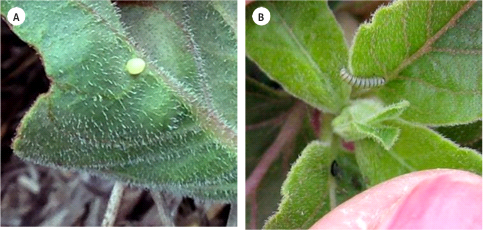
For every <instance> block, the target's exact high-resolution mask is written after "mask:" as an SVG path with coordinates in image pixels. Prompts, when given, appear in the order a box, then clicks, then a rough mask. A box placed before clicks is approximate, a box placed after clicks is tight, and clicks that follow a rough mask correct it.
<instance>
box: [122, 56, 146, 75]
mask: <svg viewBox="0 0 483 231" xmlns="http://www.w3.org/2000/svg"><path fill="white" fill-rule="evenodd" d="M144 68H146V62H144V60H143V59H140V58H133V59H130V60H129V61H127V63H126V70H127V72H129V74H131V75H138V74H140V73H141V72H143V71H144Z"/></svg>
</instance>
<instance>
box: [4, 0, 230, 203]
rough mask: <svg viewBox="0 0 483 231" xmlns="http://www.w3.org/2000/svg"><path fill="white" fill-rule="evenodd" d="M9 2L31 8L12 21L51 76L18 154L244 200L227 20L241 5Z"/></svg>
mask: <svg viewBox="0 0 483 231" xmlns="http://www.w3.org/2000/svg"><path fill="white" fill-rule="evenodd" d="M1 4H2V14H3V15H5V14H6V13H7V12H8V10H9V9H10V8H12V7H16V6H17V7H21V8H22V9H23V10H24V11H25V14H26V18H27V19H26V21H25V22H24V23H23V24H22V25H20V26H15V27H13V30H14V31H15V33H16V34H18V35H19V36H20V37H21V38H22V39H23V40H25V41H26V42H28V43H29V44H31V45H32V46H34V47H35V48H36V49H37V51H38V52H39V53H40V55H41V56H42V59H43V61H44V64H45V69H46V72H47V75H48V76H49V77H50V78H51V79H52V86H51V88H50V91H49V92H48V93H46V94H44V95H42V96H40V97H39V99H38V100H37V101H36V102H35V104H34V105H33V106H32V108H31V109H30V111H29V112H28V113H27V115H26V116H25V117H24V118H23V120H22V123H21V125H20V127H19V128H18V134H17V137H16V139H15V141H14V144H13V148H14V152H15V153H16V154H17V155H19V156H21V157H22V158H24V159H27V160H31V161H34V162H36V163H40V164H46V165H51V166H61V167H66V168H73V169H81V170H87V171H89V172H93V173H98V174H102V175H105V176H109V177H112V178H115V179H119V180H122V181H124V182H129V183H132V184H134V185H139V186H144V187H148V188H154V189H162V190H167V191H170V192H171V193H175V194H176V195H183V196H192V197H195V198H201V199H208V200H217V201H234V200H235V199H236V171H237V167H236V166H237V165H236V164H237V163H236V161H237V157H236V140H237V136H236V111H237V110H236V35H235V34H234V31H236V29H234V28H233V22H231V23H230V22H227V21H226V20H225V19H226V18H227V15H231V16H233V15H235V14H236V12H222V10H223V9H225V10H229V9H231V10H233V9H235V8H234V7H231V8H226V7H215V5H216V4H212V3H210V2H142V3H141V2H134V3H133V2H119V7H120V8H117V7H116V6H114V5H112V4H111V3H110V2H109V1H52V2H44V1H39V2H35V1H19V2H12V1H2V3H1ZM227 4H228V5H229V4H234V5H236V2H230V3H227ZM119 9H120V12H121V15H119V14H118V13H117V11H119ZM126 26H127V27H126ZM235 27H236V25H235ZM126 28H129V29H128V30H127V31H126ZM132 58H141V59H143V60H144V61H145V62H146V67H145V69H144V70H143V71H142V72H141V73H140V74H139V75H130V74H129V73H128V72H127V70H126V63H127V61H128V60H130V59H132Z"/></svg>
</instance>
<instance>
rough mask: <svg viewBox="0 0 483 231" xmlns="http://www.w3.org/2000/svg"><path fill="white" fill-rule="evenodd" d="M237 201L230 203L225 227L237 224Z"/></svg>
mask: <svg viewBox="0 0 483 231" xmlns="http://www.w3.org/2000/svg"><path fill="white" fill-rule="evenodd" d="M237 207H238V206H237V203H232V204H231V205H230V214H229V215H228V221H227V222H226V226H227V227H236V224H237V220H236V219H237V211H236V210H237Z"/></svg>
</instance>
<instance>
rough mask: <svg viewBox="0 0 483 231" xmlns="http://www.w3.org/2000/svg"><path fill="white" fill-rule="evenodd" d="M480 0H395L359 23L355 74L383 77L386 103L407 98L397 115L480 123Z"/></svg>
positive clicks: (380, 92) (352, 60) (353, 51)
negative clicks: (404, 109) (401, 110)
mask: <svg viewBox="0 0 483 231" xmlns="http://www.w3.org/2000/svg"><path fill="white" fill-rule="evenodd" d="M481 4H482V3H481V1H471V2H468V1H408V0H402V1H396V2H394V3H393V4H391V5H390V6H387V7H382V8H380V9H379V10H377V12H376V13H375V14H374V17H373V19H372V23H369V24H363V25H362V26H361V27H360V29H359V31H358V32H357V35H356V37H355V40H354V45H353V47H352V49H351V52H350V53H351V55H350V69H351V71H350V72H351V73H353V74H354V75H355V76H361V77H372V76H381V77H384V78H386V80H387V82H386V85H385V86H384V87H379V88H377V89H376V90H375V93H376V95H377V96H378V97H379V98H380V99H382V100H383V101H384V102H385V103H386V104H391V103H395V102H400V101H401V100H407V101H409V102H410V103H411V106H410V107H409V108H408V110H407V111H406V112H405V113H404V114H403V115H402V118H403V119H405V120H407V121H412V122H417V123H420V124H426V125H435V126H441V125H454V124H462V123H469V122H473V121H476V120H480V119H481V102H482V97H481V96H482V92H481V89H482V85H481V83H482V79H481V76H482V71H481V61H482V59H481V57H482V56H481V48H482V46H481V44H482V40H481V14H482V13H481Z"/></svg>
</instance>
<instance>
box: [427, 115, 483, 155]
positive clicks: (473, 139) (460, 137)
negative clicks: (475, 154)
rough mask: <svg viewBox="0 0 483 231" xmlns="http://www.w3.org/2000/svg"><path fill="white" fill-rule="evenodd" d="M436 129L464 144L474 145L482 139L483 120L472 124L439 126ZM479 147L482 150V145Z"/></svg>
mask: <svg viewBox="0 0 483 231" xmlns="http://www.w3.org/2000/svg"><path fill="white" fill-rule="evenodd" d="M434 130H435V131H437V132H438V133H440V134H441V135H442V136H444V137H446V138H448V139H450V140H452V141H454V142H456V143H458V144H460V145H463V146H472V144H474V143H477V142H478V141H481V135H482V134H481V120H479V121H476V122H474V123H471V124H463V125H458V126H451V127H438V128H435V129H434ZM478 149H479V150H480V152H481V145H480V147H479V148H478Z"/></svg>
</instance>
